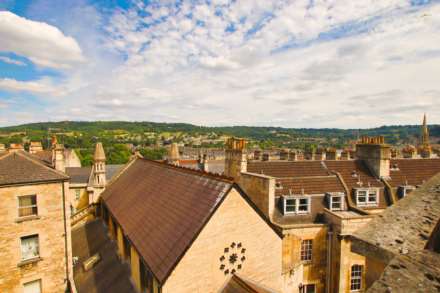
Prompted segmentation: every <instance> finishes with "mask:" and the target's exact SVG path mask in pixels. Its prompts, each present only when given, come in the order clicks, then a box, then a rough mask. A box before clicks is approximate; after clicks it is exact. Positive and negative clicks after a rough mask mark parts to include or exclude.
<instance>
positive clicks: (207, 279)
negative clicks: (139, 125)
mask: <svg viewBox="0 0 440 293" xmlns="http://www.w3.org/2000/svg"><path fill="white" fill-rule="evenodd" d="M101 206H102V209H101V210H100V213H101V217H102V219H103V220H104V222H105V223H106V224H107V225H108V229H109V234H110V235H111V238H112V239H114V240H115V242H116V243H117V249H118V253H119V255H120V257H121V259H122V260H124V261H125V262H126V263H127V264H129V266H130V274H131V278H132V280H133V282H134V284H135V287H136V288H137V290H139V291H140V292H162V293H168V292H173V293H174V292H182V293H185V292H188V293H193V292H207V293H209V292H219V291H223V292H234V291H231V290H232V289H233V288H236V287H237V286H242V285H243V284H244V285H243V286H245V287H249V286H250V287H251V288H271V289H270V291H262V290H263V289H262V290H261V291H239V292H275V291H276V292H281V291H282V289H283V288H282V274H281V250H282V241H281V238H280V236H281V234H280V233H279V231H278V230H276V229H275V228H274V226H273V225H272V224H271V223H270V222H269V221H267V219H266V218H265V216H264V215H263V214H262V213H261V212H260V211H259V210H258V209H257V208H256V207H255V205H254V204H253V203H252V201H251V200H250V199H249V198H248V196H247V195H246V193H244V192H243V191H242V190H241V189H240V188H239V187H238V186H237V185H236V184H234V183H233V181H231V180H230V179H229V178H225V177H222V176H219V175H214V174H211V173H207V172H201V171H196V170H190V169H187V168H182V167H178V166H174V165H169V164H166V163H162V162H155V161H149V160H146V159H142V158H135V159H134V160H133V161H131V162H130V163H129V164H128V165H127V167H125V168H124V170H123V171H121V173H120V175H119V176H118V177H117V178H116V179H115V180H113V181H112V182H111V183H110V184H109V185H108V186H107V187H106V189H105V190H104V192H103V193H102V195H101ZM80 261H81V260H80ZM98 269H99V264H98V265H97V270H98ZM83 285H86V284H82V283H81V282H78V283H77V286H78V288H82V286H83ZM88 288H89V289H88V290H89V291H90V292H95V291H94V289H93V288H90V287H88ZM273 290H275V291H273Z"/></svg>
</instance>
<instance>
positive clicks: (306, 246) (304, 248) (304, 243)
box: [299, 239, 313, 263]
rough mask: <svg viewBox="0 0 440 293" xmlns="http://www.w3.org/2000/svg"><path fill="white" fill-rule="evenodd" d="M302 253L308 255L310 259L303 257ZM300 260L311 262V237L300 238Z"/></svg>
mask: <svg viewBox="0 0 440 293" xmlns="http://www.w3.org/2000/svg"><path fill="white" fill-rule="evenodd" d="M303 254H304V255H305V256H307V258H308V256H309V255H310V259H303ZM299 258H300V260H301V261H302V262H305V263H309V262H312V259H313V239H302V240H301V247H300V256H299Z"/></svg>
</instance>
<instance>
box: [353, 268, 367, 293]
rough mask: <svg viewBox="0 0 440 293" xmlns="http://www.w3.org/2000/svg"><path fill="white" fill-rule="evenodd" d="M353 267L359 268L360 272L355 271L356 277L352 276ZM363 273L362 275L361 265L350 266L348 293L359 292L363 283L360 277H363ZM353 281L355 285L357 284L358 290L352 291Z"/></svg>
mask: <svg viewBox="0 0 440 293" xmlns="http://www.w3.org/2000/svg"><path fill="white" fill-rule="evenodd" d="M353 267H359V268H360V272H359V271H356V275H353ZM359 273H360V275H359ZM363 273H364V266H363V265H358V264H354V265H352V266H351V267H350V292H359V291H361V290H362V285H363V284H362V283H363V280H362V276H363ZM353 281H355V282H356V284H355V285H357V284H359V289H357V288H355V289H353V288H352V287H353V285H354V284H353Z"/></svg>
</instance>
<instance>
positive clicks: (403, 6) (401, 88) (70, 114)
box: [0, 0, 440, 128]
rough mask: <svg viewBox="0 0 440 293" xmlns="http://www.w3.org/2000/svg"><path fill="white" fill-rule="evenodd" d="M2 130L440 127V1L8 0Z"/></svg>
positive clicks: (0, 85)
mask: <svg viewBox="0 0 440 293" xmlns="http://www.w3.org/2000/svg"><path fill="white" fill-rule="evenodd" d="M0 39H1V40H2V41H1V42H0V126H4V125H14V124H21V123H27V122H37V121H58V120H130V121H132V120H137V121H165V122H189V123H194V124H198V125H276V126H285V127H341V128H364V127H374V126H380V125H384V124H415V123H419V122H420V119H421V116H422V115H423V113H424V112H427V113H428V118H429V120H430V122H431V123H440V115H439V114H440V83H439V82H438V76H440V45H439V44H440V1H429V0H381V1H374V0H363V1H352V0H351V1H345V0H333V1H332V0H327V1H324V0H299V1H296V0H295V1H293V0H292V1H288V0H282V1H254V0H240V1H227V0H210V1H189V0H186V1H168V0H166V1H165V0H162V1H137V0H133V1H128V0H112V1H110V0H96V1H92V0H75V1H73V0H71V1H56V0H33V1H30V0H19V1H16V0H4V1H2V2H1V3H0Z"/></svg>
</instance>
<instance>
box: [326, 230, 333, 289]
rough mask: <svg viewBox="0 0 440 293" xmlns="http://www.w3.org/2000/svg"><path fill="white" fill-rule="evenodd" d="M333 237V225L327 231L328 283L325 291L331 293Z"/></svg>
mask: <svg viewBox="0 0 440 293" xmlns="http://www.w3.org/2000/svg"><path fill="white" fill-rule="evenodd" d="M332 238H333V231H332V227H331V226H330V227H329V230H328V232H327V241H328V245H327V278H326V284H325V291H326V292H327V293H330V286H331V278H332Z"/></svg>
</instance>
